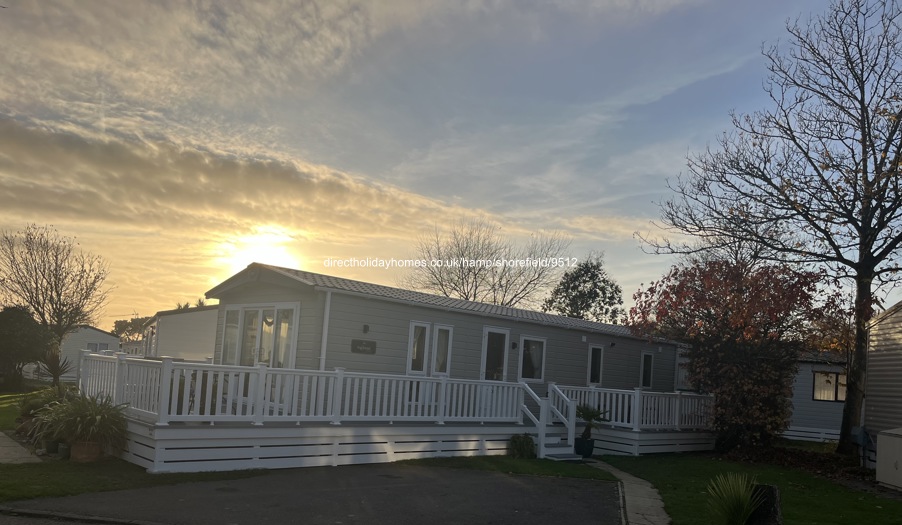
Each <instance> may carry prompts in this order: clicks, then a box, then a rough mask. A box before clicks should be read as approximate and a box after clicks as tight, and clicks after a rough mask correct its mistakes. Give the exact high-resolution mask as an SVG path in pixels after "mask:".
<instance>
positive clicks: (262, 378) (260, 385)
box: [251, 363, 268, 426]
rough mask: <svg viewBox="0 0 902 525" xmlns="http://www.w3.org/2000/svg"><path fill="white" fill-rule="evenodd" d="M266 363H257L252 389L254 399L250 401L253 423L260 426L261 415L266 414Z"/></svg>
mask: <svg viewBox="0 0 902 525" xmlns="http://www.w3.org/2000/svg"><path fill="white" fill-rule="evenodd" d="M267 368H268V367H267V366H266V363H257V374H256V375H257V384H256V388H255V389H254V400H253V403H251V407H252V410H253V411H254V422H253V423H252V424H253V425H256V426H260V425H262V424H263V416H265V415H266V408H267V407H266V373H267Z"/></svg>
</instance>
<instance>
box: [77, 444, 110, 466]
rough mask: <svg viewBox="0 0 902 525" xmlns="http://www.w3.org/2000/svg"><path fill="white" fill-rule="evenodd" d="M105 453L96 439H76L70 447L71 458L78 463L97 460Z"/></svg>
mask: <svg viewBox="0 0 902 525" xmlns="http://www.w3.org/2000/svg"><path fill="white" fill-rule="evenodd" d="M102 455H103V448H102V447H101V446H100V443H98V442H96V441H76V442H75V443H72V448H70V449H69V459H70V460H72V461H74V462H76V463H90V462H92V461H97V460H98V459H100V457H101V456H102Z"/></svg>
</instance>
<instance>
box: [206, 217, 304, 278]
mask: <svg viewBox="0 0 902 525" xmlns="http://www.w3.org/2000/svg"><path fill="white" fill-rule="evenodd" d="M297 243H298V240H297V238H296V236H294V235H292V234H291V233H290V232H289V231H288V230H285V229H284V228H281V227H276V226H258V227H256V228H254V231H253V232H252V233H251V234H249V235H245V236H243V237H238V238H235V239H230V240H227V241H224V242H221V243H219V245H218V246H217V248H216V253H217V257H216V259H217V266H219V267H220V268H222V269H223V270H227V271H228V272H229V275H234V274H236V273H238V272H240V271H241V270H243V269H245V268H246V267H247V265H249V264H251V263H254V262H258V263H264V264H272V265H273V266H284V267H286V268H300V267H301V257H300V256H298V255H297V253H296V252H295V246H296V245H297Z"/></svg>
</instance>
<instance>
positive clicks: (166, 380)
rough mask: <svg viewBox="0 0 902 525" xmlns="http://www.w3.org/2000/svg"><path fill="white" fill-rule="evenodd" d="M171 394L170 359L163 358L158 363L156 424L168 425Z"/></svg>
mask: <svg viewBox="0 0 902 525" xmlns="http://www.w3.org/2000/svg"><path fill="white" fill-rule="evenodd" d="M171 394H172V358H171V357H163V359H162V360H161V362H160V404H159V406H158V407H157V412H158V413H157V424H158V425H168V424H169V396H170V395H171Z"/></svg>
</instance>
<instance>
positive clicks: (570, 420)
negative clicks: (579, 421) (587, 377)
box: [567, 399, 576, 447]
mask: <svg viewBox="0 0 902 525" xmlns="http://www.w3.org/2000/svg"><path fill="white" fill-rule="evenodd" d="M567 405H568V406H567V444H568V445H570V446H571V447H572V446H573V443H574V442H575V438H576V400H575V399H567Z"/></svg>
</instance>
